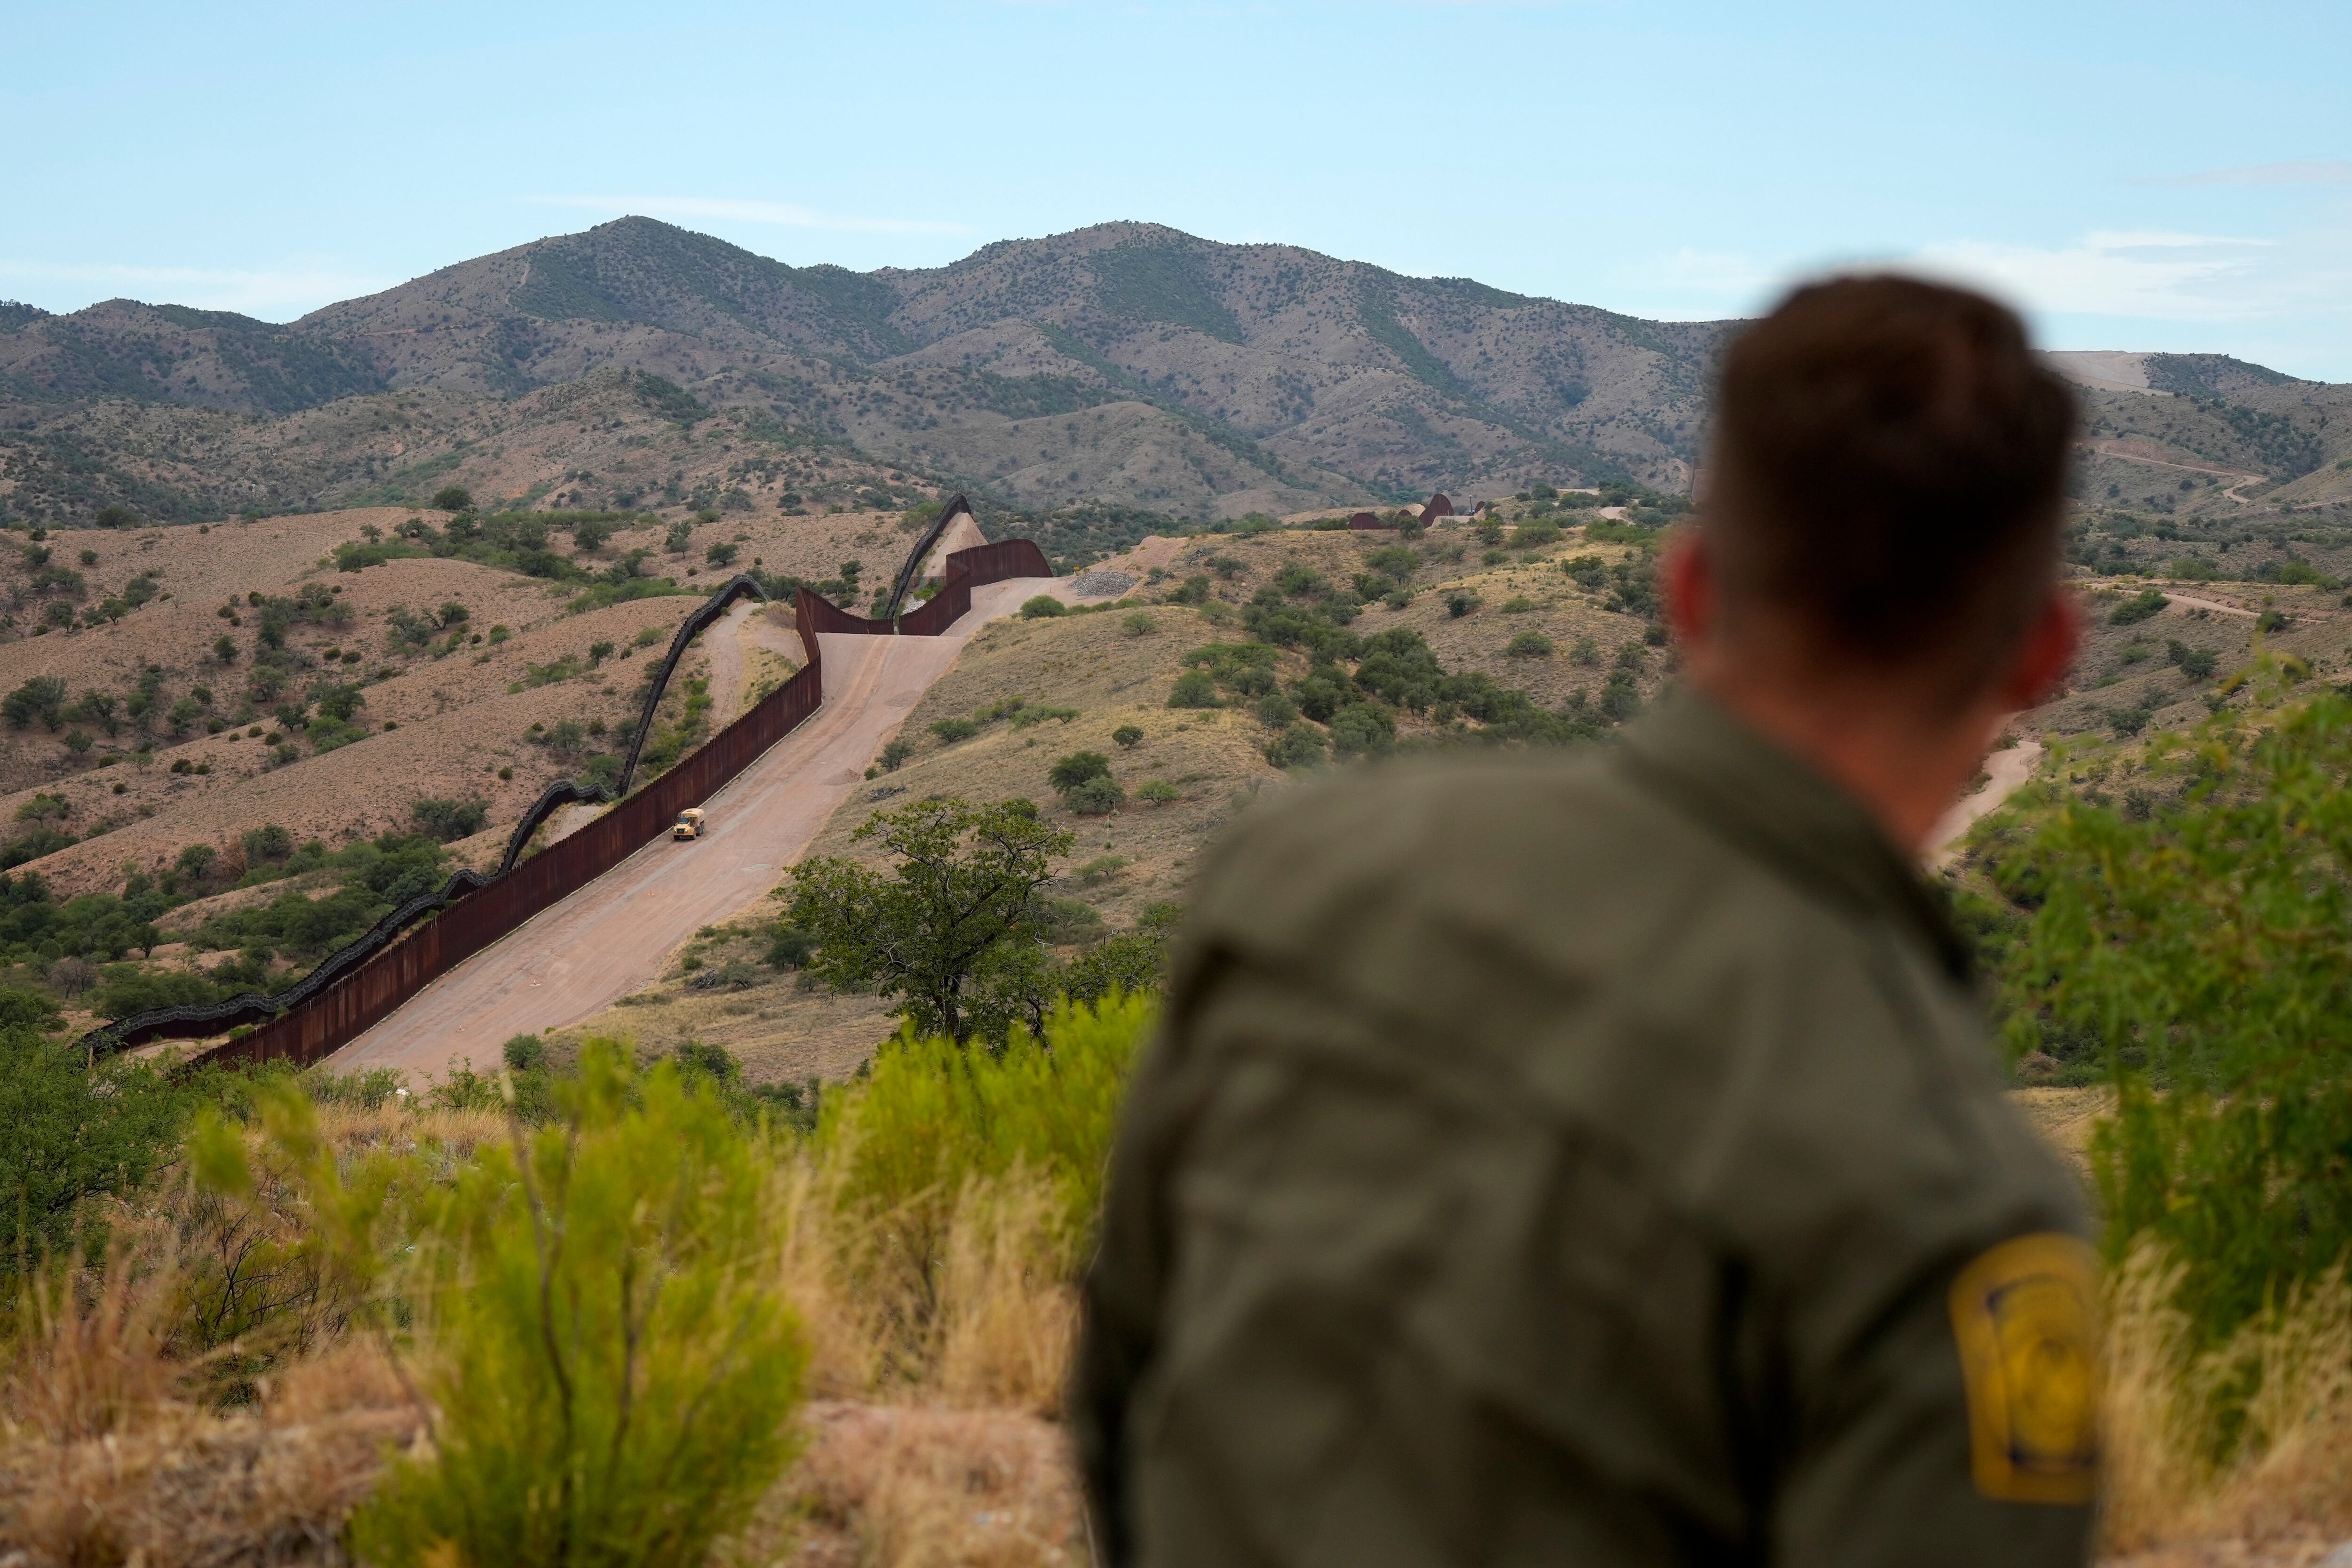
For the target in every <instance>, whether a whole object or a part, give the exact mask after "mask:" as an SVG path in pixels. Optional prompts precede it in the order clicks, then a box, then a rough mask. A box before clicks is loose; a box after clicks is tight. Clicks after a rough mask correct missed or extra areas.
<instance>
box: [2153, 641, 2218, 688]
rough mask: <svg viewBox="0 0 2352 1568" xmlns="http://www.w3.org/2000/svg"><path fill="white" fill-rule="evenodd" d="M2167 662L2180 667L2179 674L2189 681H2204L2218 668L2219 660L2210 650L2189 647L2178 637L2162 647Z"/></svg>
mask: <svg viewBox="0 0 2352 1568" xmlns="http://www.w3.org/2000/svg"><path fill="white" fill-rule="evenodd" d="M2164 654H2165V658H2166V659H2167V660H2168V661H2169V662H2171V663H2173V664H2176V665H2178V666H2179V667H2180V673H2181V674H2182V675H2184V676H2186V677H2188V678H2189V679H2191V680H2204V679H2210V677H2211V675H2212V673H2213V671H2214V670H2215V669H2216V668H2219V667H2220V664H2221V660H2220V659H2219V658H2217V657H2216V656H2215V655H2214V653H2213V651H2212V650H2211V649H2210V648H2201V647H2189V645H2188V644H2187V643H2184V642H2182V641H2181V640H2180V639H2179V637H2174V638H2173V639H2172V640H2170V641H2169V642H2168V643H2166V644H2165V645H2164Z"/></svg>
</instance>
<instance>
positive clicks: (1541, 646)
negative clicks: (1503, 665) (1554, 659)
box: [1503, 632, 1552, 658]
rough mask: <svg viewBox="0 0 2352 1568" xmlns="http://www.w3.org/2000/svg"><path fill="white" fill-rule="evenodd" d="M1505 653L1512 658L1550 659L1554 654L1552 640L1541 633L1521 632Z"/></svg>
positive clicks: (1504, 650)
mask: <svg viewBox="0 0 2352 1568" xmlns="http://www.w3.org/2000/svg"><path fill="white" fill-rule="evenodd" d="M1503 652H1504V653H1505V654H1506V655H1507V656H1508V657H1509V658H1550V657H1551V654H1552V647H1551V638H1549V637H1546V636H1544V635H1543V633H1541V632H1521V633H1520V634H1519V635H1518V636H1517V637H1513V638H1512V639H1511V641H1510V646H1508V647H1506V648H1504V649H1503Z"/></svg>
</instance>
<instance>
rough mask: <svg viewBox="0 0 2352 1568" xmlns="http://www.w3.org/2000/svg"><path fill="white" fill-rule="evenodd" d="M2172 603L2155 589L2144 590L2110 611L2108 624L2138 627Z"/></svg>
mask: <svg viewBox="0 0 2352 1568" xmlns="http://www.w3.org/2000/svg"><path fill="white" fill-rule="evenodd" d="M2170 603H2172V601H2171V600H2169V599H2168V598H2166V597H2165V596H2164V595H2162V594H2160V593H2158V592H2157V591H2156V590H2155V589H2154V588H2143V589H2141V590H2140V591H2139V592H2138V593H2137V594H2135V595H2132V596H2131V597H2130V598H2128V599H2126V600H2125V601H2124V602H2123V603H2122V604H2120V605H2116V607H2115V608H2114V609H2112V610H2110V611H2108V612H2107V624H2108V625H2109V626H2137V625H2138V624H2139V623H2140V622H2142V621H2145V620H2147V619H2149V618H2150V617H2152V616H2155V615H2156V614H2157V612H2158V611H2159V610H2161V609H2163V608H2164V606H2165V605H2168V604H2170Z"/></svg>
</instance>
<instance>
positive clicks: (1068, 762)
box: [1045, 752, 1110, 795]
mask: <svg viewBox="0 0 2352 1568" xmlns="http://www.w3.org/2000/svg"><path fill="white" fill-rule="evenodd" d="M1109 776H1110V759H1109V758H1108V757H1106V756H1104V755H1103V754H1102V753H1101V752H1071V753H1070V754H1069V755H1068V756H1066V757H1063V758H1061V759H1060V760H1058V761H1056V762H1055V763H1054V765H1053V767H1052V768H1050V769H1048V770H1047V771H1046V773H1045V782H1046V783H1047V784H1051V785H1053V786H1054V791H1055V794H1057V795H1068V794H1069V793H1070V792H1071V791H1072V790H1074V789H1076V788H1077V787H1078V786H1079V785H1080V784H1085V783H1086V782H1087V780H1089V779H1099V778H1108V777H1109Z"/></svg>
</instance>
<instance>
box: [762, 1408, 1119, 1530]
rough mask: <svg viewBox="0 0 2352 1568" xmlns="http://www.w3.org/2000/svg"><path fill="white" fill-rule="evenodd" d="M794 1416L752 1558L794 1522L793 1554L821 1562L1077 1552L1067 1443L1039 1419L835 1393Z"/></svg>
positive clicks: (1079, 1524) (1077, 1516) (1079, 1522)
mask: <svg viewBox="0 0 2352 1568" xmlns="http://www.w3.org/2000/svg"><path fill="white" fill-rule="evenodd" d="M805 1420H806V1422H807V1425H808V1428H809V1433H810V1438H811V1441H810V1446H809V1450H808V1453H807V1455H806V1456H805V1457H804V1458H803V1459H802V1460H801V1462H800V1464H799V1466H798V1467H797V1468H795V1469H794V1471H793V1475H792V1477H791V1478H790V1479H789V1481H788V1482H787V1484H786V1486H785V1487H784V1488H782V1489H780V1493H779V1496H778V1498H777V1500H776V1502H777V1504H778V1505H780V1506H778V1507H776V1508H773V1509H772V1510H771V1514H772V1516H774V1515H777V1514H781V1515H782V1521H777V1520H775V1519H774V1518H773V1517H772V1519H771V1520H770V1521H766V1523H765V1525H764V1528H763V1529H762V1530H761V1531H757V1532H755V1534H754V1536H753V1537H752V1539H751V1540H747V1542H744V1545H745V1547H747V1548H751V1551H747V1552H745V1555H746V1556H747V1557H749V1558H751V1560H754V1561H756V1560H759V1556H761V1555H765V1554H764V1553H757V1549H758V1548H759V1547H761V1546H767V1547H769V1550H770V1551H773V1550H774V1547H773V1545H772V1544H771V1543H772V1542H780V1541H781V1542H789V1541H790V1540H791V1539H792V1533H793V1532H792V1531H791V1530H790V1526H791V1525H792V1524H795V1523H796V1524H797V1525H798V1526H799V1529H798V1531H797V1533H798V1536H799V1544H800V1551H801V1557H802V1560H803V1561H805V1562H811V1563H818V1564H822V1565H824V1568H833V1565H835V1564H838V1565H840V1568H850V1565H851V1564H856V1565H857V1568H950V1565H952V1568H966V1565H969V1568H1014V1565H1016V1564H1020V1565H1024V1568H1025V1565H1029V1564H1039V1565H1043V1564H1059V1563H1085V1562H1086V1561H1087V1548H1086V1539H1085V1524H1084V1521H1083V1515H1082V1512H1081V1510H1080V1508H1079V1505H1078V1492H1077V1486H1076V1472H1075V1468H1074V1466H1073V1464H1072V1462H1071V1456H1070V1452H1069V1445H1068V1439H1067V1437H1066V1436H1065V1435H1064V1433H1063V1432H1062V1430H1061V1428H1060V1427H1058V1426H1055V1425H1054V1424H1053V1423H1052V1422H1050V1421H1047V1420H1045V1419H1043V1418H1042V1417H1039V1416H1036V1415H1028V1414H1025V1413H1023V1412H1018V1411H1007V1410H945V1409H937V1408H923V1407H916V1406H906V1405H897V1406H889V1405H851V1404H844V1403H841V1402H838V1401H820V1402H817V1403H815V1404H813V1405H810V1406H809V1408H808V1410H807V1412H806V1415H805ZM780 1523H781V1524H782V1525H783V1528H779V1525H780ZM755 1553H757V1554H756V1555H755Z"/></svg>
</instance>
